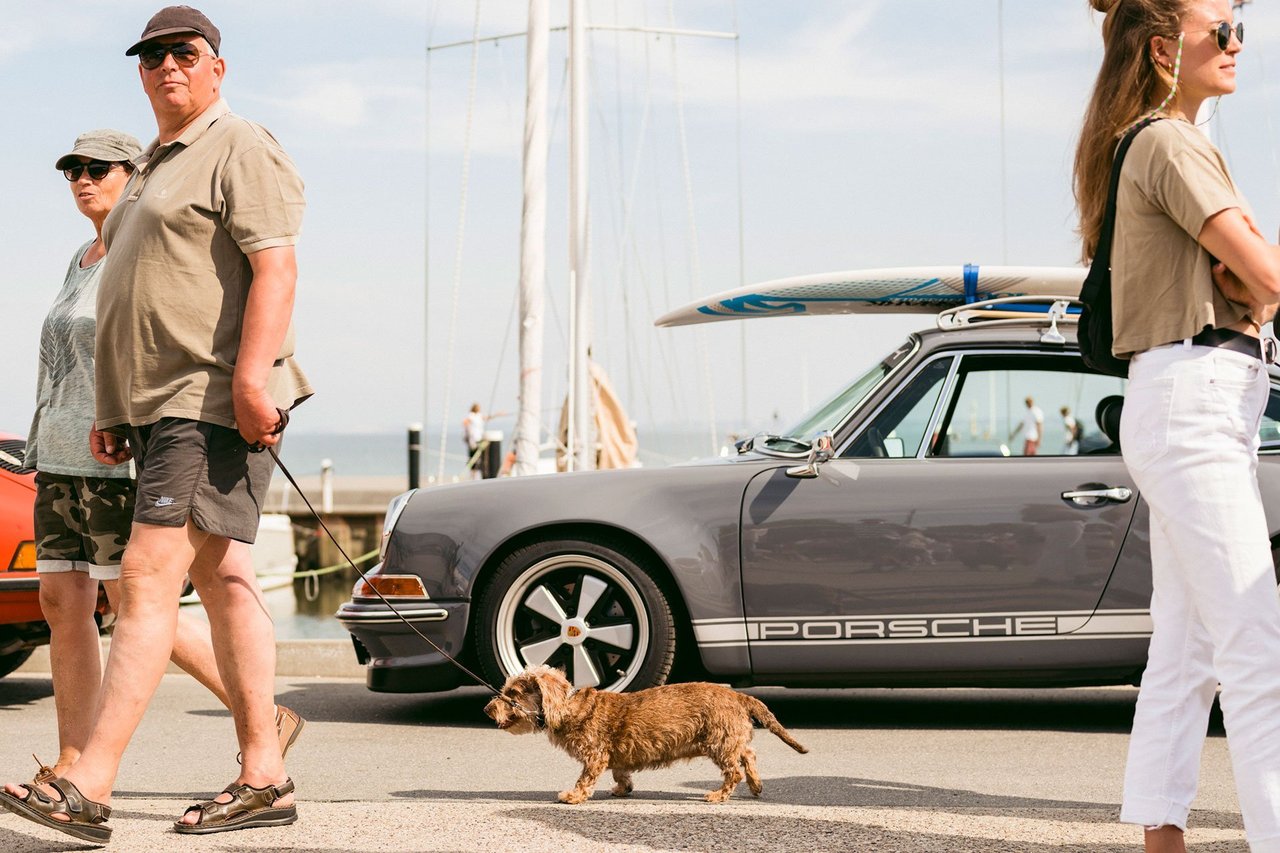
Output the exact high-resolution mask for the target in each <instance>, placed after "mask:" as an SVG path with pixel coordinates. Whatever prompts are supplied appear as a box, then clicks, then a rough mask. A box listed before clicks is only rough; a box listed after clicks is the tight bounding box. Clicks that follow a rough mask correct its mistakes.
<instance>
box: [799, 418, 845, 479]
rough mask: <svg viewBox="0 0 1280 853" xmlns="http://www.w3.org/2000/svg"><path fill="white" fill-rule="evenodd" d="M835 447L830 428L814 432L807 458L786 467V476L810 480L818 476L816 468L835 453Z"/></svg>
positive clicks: (828, 460)
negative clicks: (801, 463) (803, 462)
mask: <svg viewBox="0 0 1280 853" xmlns="http://www.w3.org/2000/svg"><path fill="white" fill-rule="evenodd" d="M835 448H836V444H835V439H834V438H832V436H831V431H830V430H825V429H824V430H823V431H822V432H819V433H815V434H814V436H813V439H812V440H811V441H810V442H809V459H808V460H807V461H806V462H805V464H803V465H797V466H795V467H794V468H788V469H787V476H788V477H795V478H797V479H800V480H812V479H813V478H814V477H816V476H818V469H819V468H820V467H822V465H823V464H825V463H827V462H830V461H831V459H832V457H834V456H835V455H836V449H835Z"/></svg>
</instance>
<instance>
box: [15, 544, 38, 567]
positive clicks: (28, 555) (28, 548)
mask: <svg viewBox="0 0 1280 853" xmlns="http://www.w3.org/2000/svg"><path fill="white" fill-rule="evenodd" d="M35 570H36V543H34V542H23V543H22V544H21V545H19V546H18V550H16V551H14V552H13V559H12V560H10V561H9V571H11V572H34V571H35Z"/></svg>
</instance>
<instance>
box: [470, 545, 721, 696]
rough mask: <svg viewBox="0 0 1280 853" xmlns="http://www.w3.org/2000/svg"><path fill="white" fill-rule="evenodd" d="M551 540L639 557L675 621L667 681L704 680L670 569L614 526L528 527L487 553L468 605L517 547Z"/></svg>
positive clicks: (648, 548)
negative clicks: (574, 541) (577, 542)
mask: <svg viewBox="0 0 1280 853" xmlns="http://www.w3.org/2000/svg"><path fill="white" fill-rule="evenodd" d="M555 539H577V540H584V541H588V542H594V543H596V544H598V545H604V546H607V547H614V548H619V547H620V548H621V549H624V550H627V551H630V552H632V553H633V554H634V555H635V556H637V557H640V558H641V560H642V563H641V566H642V568H644V569H645V570H646V571H648V572H649V573H650V575H651V576H652V578H653V581H654V583H656V584H657V585H658V587H659V588H661V589H662V591H663V593H665V594H666V596H667V603H668V604H669V606H670V607H671V615H672V618H673V619H674V620H675V628H676V654H675V660H674V662H673V663H672V666H671V676H670V680H672V681H687V680H693V679H698V678H701V677H705V675H706V669H705V668H704V667H703V664H702V657H701V654H700V653H699V652H698V650H697V648H698V647H697V643H696V642H695V640H694V636H693V623H692V621H691V617H690V615H689V608H688V605H687V604H686V602H685V599H684V593H683V591H682V590H681V589H680V585H679V584H678V583H676V579H675V575H674V574H672V572H671V567H670V566H669V565H667V562H666V560H664V559H662V556H661V555H660V554H659V553H658V551H657V549H655V548H654V547H653V546H652V545H651V544H649V543H648V542H646V541H645V540H644V539H643V538H642V537H640V536H637V535H636V534H635V533H633V532H632V531H630V530H626V529H624V528H621V527H617V526H616V525H612V524H606V523H603V522H562V523H557V524H547V525H543V526H541V527H533V528H529V529H528V530H523V531H521V532H519V533H517V534H515V535H513V536H511V537H509V538H508V539H506V540H504V541H503V542H502V543H501V544H499V545H498V546H497V547H495V548H494V549H493V550H492V551H491V552H490V553H489V556H488V557H487V558H486V559H485V561H484V562H483V563H482V564H481V566H480V570H479V571H478V572H476V579H475V582H474V583H473V584H472V590H471V600H472V602H478V601H479V600H480V599H481V598H482V597H483V595H484V593H485V591H486V590H487V589H488V588H489V584H490V583H492V581H493V578H494V575H496V574H497V571H498V567H499V566H501V565H502V562H503V560H505V559H507V557H509V556H511V555H512V554H514V553H515V552H516V551H518V550H520V549H521V548H524V547H527V546H529V545H534V544H536V543H538V542H546V541H549V540H555ZM473 615H474V611H473ZM468 628H470V626H468ZM469 647H470V646H469ZM470 649H471V651H470V654H471V656H473V657H474V656H475V654H476V649H475V648H474V647H470Z"/></svg>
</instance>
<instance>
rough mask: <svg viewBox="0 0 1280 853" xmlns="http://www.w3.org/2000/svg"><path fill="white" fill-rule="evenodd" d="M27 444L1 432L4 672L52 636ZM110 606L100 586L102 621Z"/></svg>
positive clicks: (0, 645) (0, 635) (0, 651)
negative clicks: (39, 569)
mask: <svg viewBox="0 0 1280 853" xmlns="http://www.w3.org/2000/svg"><path fill="white" fill-rule="evenodd" d="M26 446H27V443H26V442H25V441H23V440H22V439H21V438H19V437H18V436H16V435H9V434H7V433H0V677H2V676H5V675H8V674H9V673H10V672H13V670H15V669H17V668H18V667H19V666H20V665H21V664H22V662H23V661H25V660H26V659H27V658H28V657H30V656H31V652H32V650H33V649H35V648H36V647H37V646H41V645H44V644H45V643H47V642H49V625H48V624H47V623H46V622H45V621H44V613H43V612H42V611H41V610H40V587H39V583H40V582H39V581H38V580H37V578H36V543H35V538H34V537H35V532H34V522H33V520H32V515H33V512H32V510H33V508H34V506H35V501H36V478H35V472H34V471H32V470H30V469H29V468H24V467H23V460H24V454H25V451H26ZM106 612H107V610H106V597H105V596H104V595H102V593H101V592H99V596H98V617H99V624H101V619H102V617H103V615H104V614H106Z"/></svg>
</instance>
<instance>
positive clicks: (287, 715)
mask: <svg viewBox="0 0 1280 853" xmlns="http://www.w3.org/2000/svg"><path fill="white" fill-rule="evenodd" d="M306 724H307V721H306V720H304V719H302V716H301V715H300V714H299V713H298V712H297V711H295V710H293V709H292V708H286V707H285V706H284V705H277V706H276V737H278V738H279V739H280V757H281V758H285V757H287V756H288V755H289V747H291V746H293V742H294V741H296V740H297V739H298V735H300V734H302V727H303V726H305V725H306ZM236 764H244V755H243V753H239V752H237V753H236Z"/></svg>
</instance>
